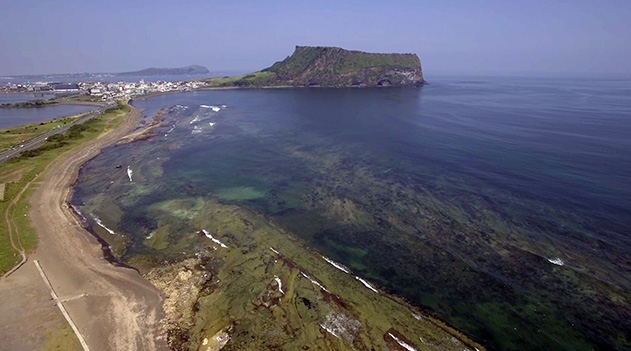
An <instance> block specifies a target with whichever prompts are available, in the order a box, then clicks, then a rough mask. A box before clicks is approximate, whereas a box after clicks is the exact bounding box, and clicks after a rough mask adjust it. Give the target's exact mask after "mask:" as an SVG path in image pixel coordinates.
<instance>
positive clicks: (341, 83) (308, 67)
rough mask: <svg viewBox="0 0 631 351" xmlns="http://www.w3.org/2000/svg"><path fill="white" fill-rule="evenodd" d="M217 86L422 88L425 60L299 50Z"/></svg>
mask: <svg viewBox="0 0 631 351" xmlns="http://www.w3.org/2000/svg"><path fill="white" fill-rule="evenodd" d="M206 81H207V82H209V83H210V85H213V86H237V87H263V86H294V87H353V86H357V87H378V86H419V85H422V84H423V83H424V82H425V81H424V80H423V71H422V69H421V60H420V59H419V58H418V56H416V55H415V54H374V53H367V52H362V51H349V50H344V49H342V48H338V47H323V46H317V47H313V46H296V50H295V51H294V53H293V54H292V55H291V56H289V57H287V58H286V59H284V60H283V61H279V62H276V63H274V64H273V65H272V66H271V67H268V68H266V69H263V70H261V71H259V72H255V73H252V74H248V75H243V76H239V77H232V78H210V79H207V80H206Z"/></svg>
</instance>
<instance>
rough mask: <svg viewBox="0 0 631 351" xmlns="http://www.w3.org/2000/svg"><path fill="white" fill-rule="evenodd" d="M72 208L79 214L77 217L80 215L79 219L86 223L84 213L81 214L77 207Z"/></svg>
mask: <svg viewBox="0 0 631 351" xmlns="http://www.w3.org/2000/svg"><path fill="white" fill-rule="evenodd" d="M70 207H72V209H73V210H74V211H75V212H76V213H77V215H79V217H80V218H81V220H82V221H84V222H85V221H86V218H85V216H84V215H83V213H81V211H79V208H78V207H77V206H75V205H70Z"/></svg>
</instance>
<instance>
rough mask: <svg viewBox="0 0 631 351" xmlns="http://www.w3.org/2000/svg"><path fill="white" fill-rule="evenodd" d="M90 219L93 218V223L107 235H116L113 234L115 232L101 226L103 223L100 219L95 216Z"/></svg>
mask: <svg viewBox="0 0 631 351" xmlns="http://www.w3.org/2000/svg"><path fill="white" fill-rule="evenodd" d="M92 218H94V222H96V224H97V225H98V226H99V227H101V228H103V229H105V230H106V231H107V232H108V233H110V234H112V235H116V232H115V231H113V230H111V229H110V228H108V227H106V226H105V225H104V224H103V222H102V221H101V219H100V218H99V217H97V216H95V215H92Z"/></svg>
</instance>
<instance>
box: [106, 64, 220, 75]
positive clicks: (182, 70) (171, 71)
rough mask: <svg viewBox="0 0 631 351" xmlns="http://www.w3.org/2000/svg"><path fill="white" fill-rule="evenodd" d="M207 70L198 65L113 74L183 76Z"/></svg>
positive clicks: (202, 72) (203, 72)
mask: <svg viewBox="0 0 631 351" xmlns="http://www.w3.org/2000/svg"><path fill="white" fill-rule="evenodd" d="M207 73H210V72H209V71H208V68H206V67H204V66H200V65H191V66H186V67H176V68H155V67H152V68H147V69H143V70H140V71H131V72H121V73H115V75H116V76H158V75H173V76H175V75H185V74H207Z"/></svg>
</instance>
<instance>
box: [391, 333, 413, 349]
mask: <svg viewBox="0 0 631 351" xmlns="http://www.w3.org/2000/svg"><path fill="white" fill-rule="evenodd" d="M388 335H390V337H392V338H393V339H394V341H396V342H397V344H399V345H401V346H402V347H403V348H404V349H406V350H408V351H417V350H416V349H415V348H414V347H412V345H410V344H408V343H407V342H405V341H403V340H401V339H399V338H397V337H396V336H394V335H392V333H388Z"/></svg>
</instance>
